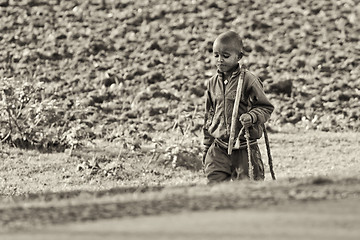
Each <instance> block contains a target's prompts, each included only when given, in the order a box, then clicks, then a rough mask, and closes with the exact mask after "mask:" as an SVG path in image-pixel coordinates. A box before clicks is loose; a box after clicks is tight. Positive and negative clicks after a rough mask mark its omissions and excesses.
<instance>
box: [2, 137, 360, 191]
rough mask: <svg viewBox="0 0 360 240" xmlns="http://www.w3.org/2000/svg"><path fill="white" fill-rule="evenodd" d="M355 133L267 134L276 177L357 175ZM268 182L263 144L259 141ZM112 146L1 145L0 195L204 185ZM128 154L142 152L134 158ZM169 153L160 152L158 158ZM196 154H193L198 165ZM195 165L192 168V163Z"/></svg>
mask: <svg viewBox="0 0 360 240" xmlns="http://www.w3.org/2000/svg"><path fill="white" fill-rule="evenodd" d="M359 135H360V134H359V133H330V132H297V133H270V134H269V137H270V144H271V150H272V156H273V162H274V170H275V173H276V175H277V178H278V179H288V178H304V177H311V176H328V177H340V178H344V177H351V176H357V175H358V174H359V171H360V170H359V156H360V149H359V147H358V146H359V145H360V136H359ZM259 145H260V147H261V150H262V155H263V160H264V162H265V164H266V167H265V169H266V170H267V173H266V180H267V181H268V180H271V176H270V173H269V171H268V170H269V168H268V166H267V155H266V149H265V143H264V142H263V140H260V142H259ZM121 147H122V146H119V145H118V144H117V143H109V142H96V143H95V144H93V145H92V146H89V147H85V148H83V149H82V150H78V151H73V152H72V153H70V151H66V152H62V153H39V152H38V151H32V150H20V149H13V148H7V147H2V150H1V152H0V154H1V159H2V160H1V161H2V164H1V166H0V189H1V195H2V196H3V197H6V196H20V195H24V194H28V193H41V192H48V191H51V192H63V191H73V190H104V189H110V188H114V187H120V186H148V185H151V186H154V185H186V184H203V183H205V181H204V177H203V175H202V171H201V169H199V167H194V168H190V169H186V168H184V167H177V168H173V167H171V164H169V163H168V161H165V160H164V158H165V157H164V156H160V157H159V156H157V158H155V157H154V152H152V150H153V149H149V148H146V147H145V146H144V147H143V149H141V150H139V149H137V150H129V149H127V150H123V151H122V148H121ZM134 151H137V152H139V151H140V152H142V154H140V155H139V154H135V153H134ZM166 154H171V153H167V152H165V153H164V154H163V155H166ZM199 159H200V156H196V155H195V156H194V158H193V159H187V161H194V162H195V163H199V161H200V160H199ZM194 165H196V166H198V164H194Z"/></svg>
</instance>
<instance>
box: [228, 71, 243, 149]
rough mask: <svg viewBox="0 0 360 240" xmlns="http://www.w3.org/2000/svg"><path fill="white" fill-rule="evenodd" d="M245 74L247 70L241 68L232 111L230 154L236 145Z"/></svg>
mask: <svg viewBox="0 0 360 240" xmlns="http://www.w3.org/2000/svg"><path fill="white" fill-rule="evenodd" d="M244 75H245V71H244V70H241V73H240V78H239V81H238V85H237V89H236V97H235V102H234V108H233V113H232V116H231V126H230V137H229V146H228V155H231V153H232V149H233V147H234V141H235V129H236V128H235V127H236V122H237V120H238V114H239V104H240V99H241V92H242V87H243V83H244Z"/></svg>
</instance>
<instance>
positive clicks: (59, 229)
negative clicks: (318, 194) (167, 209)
mask: <svg viewBox="0 0 360 240" xmlns="http://www.w3.org/2000/svg"><path fill="white" fill-rule="evenodd" d="M359 206H360V204H359V200H358V199H344V200H331V201H321V202H309V203H298V204H291V205H290V204H284V205H279V206H272V207H270V208H260V209H242V210H234V211H230V210H222V211H207V212H191V213H189V212H187V213H179V214H164V215H159V216H141V217H135V218H133V217H127V218H123V219H113V220H100V221H96V222H88V223H73V224H67V225H58V226H55V227H49V228H46V229H42V230H36V231H30V232H22V233H12V234H9V233H8V234H3V235H0V238H1V239H4V240H20V239H53V240H60V239H79V240H80V239H81V240H85V239H86V240H91V239H100V238H101V239H103V240H105V239H147V240H152V239H154V240H155V239H156V240H159V239H173V240H174V239H197V240H199V239H207V240H209V239H252V240H254V239H317V240H318V239H326V240H330V239H359V237H360V229H359V226H360V207H359Z"/></svg>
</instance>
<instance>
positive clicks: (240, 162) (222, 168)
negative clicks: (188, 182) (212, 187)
mask: <svg viewBox="0 0 360 240" xmlns="http://www.w3.org/2000/svg"><path fill="white" fill-rule="evenodd" d="M250 149H251V163H252V166H253V171H254V174H253V176H254V179H255V180H264V178H265V175H264V164H263V162H262V160H261V153H260V149H259V146H258V145H257V144H253V145H251V146H250ZM205 174H206V177H207V179H208V181H209V183H215V182H223V181H229V180H231V179H233V180H235V179H249V161H248V153H247V149H246V148H244V149H236V150H233V152H232V154H231V155H228V154H227V149H225V148H222V147H220V146H219V145H218V144H217V143H216V142H214V143H213V144H212V145H211V146H210V148H209V150H208V151H207V153H206V156H205Z"/></svg>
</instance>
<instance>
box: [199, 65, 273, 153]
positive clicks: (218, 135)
mask: <svg viewBox="0 0 360 240" xmlns="http://www.w3.org/2000/svg"><path fill="white" fill-rule="evenodd" d="M242 71H245V75H244V82H243V88H242V93H241V99H240V104H239V115H238V117H237V118H236V119H237V122H236V128H235V136H238V134H239V132H240V130H241V128H242V124H241V122H240V120H239V118H240V116H241V115H242V114H243V113H249V114H250V115H251V117H252V119H253V125H252V126H251V127H249V132H250V141H252V142H254V141H255V142H256V139H259V138H261V136H262V132H263V129H262V124H263V123H265V122H266V121H267V120H268V119H269V118H270V115H271V113H272V112H273V110H274V106H273V105H272V104H271V103H270V102H269V100H268V98H267V97H266V95H265V93H264V90H263V85H262V82H261V81H260V79H259V78H258V77H256V76H255V75H254V74H252V73H251V72H250V71H248V70H247V69H245V67H243V66H240V65H239V66H238V68H237V69H236V70H235V71H234V72H233V73H232V76H231V78H230V80H229V81H228V82H227V83H224V81H223V80H224V78H223V73H221V72H219V71H218V72H217V74H215V75H214V76H213V77H211V79H210V80H209V81H208V83H207V90H206V93H205V95H206V103H205V108H206V110H205V118H204V126H203V133H204V140H203V144H204V145H205V148H208V147H209V146H210V145H211V144H212V142H213V141H214V140H217V141H218V142H220V143H221V144H222V145H223V147H227V144H228V142H229V135H230V127H231V118H232V113H233V107H234V102H235V97H236V90H237V84H238V81H239V77H240V74H242ZM240 140H242V142H245V143H246V140H245V137H244V135H243V134H242V136H240Z"/></svg>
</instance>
